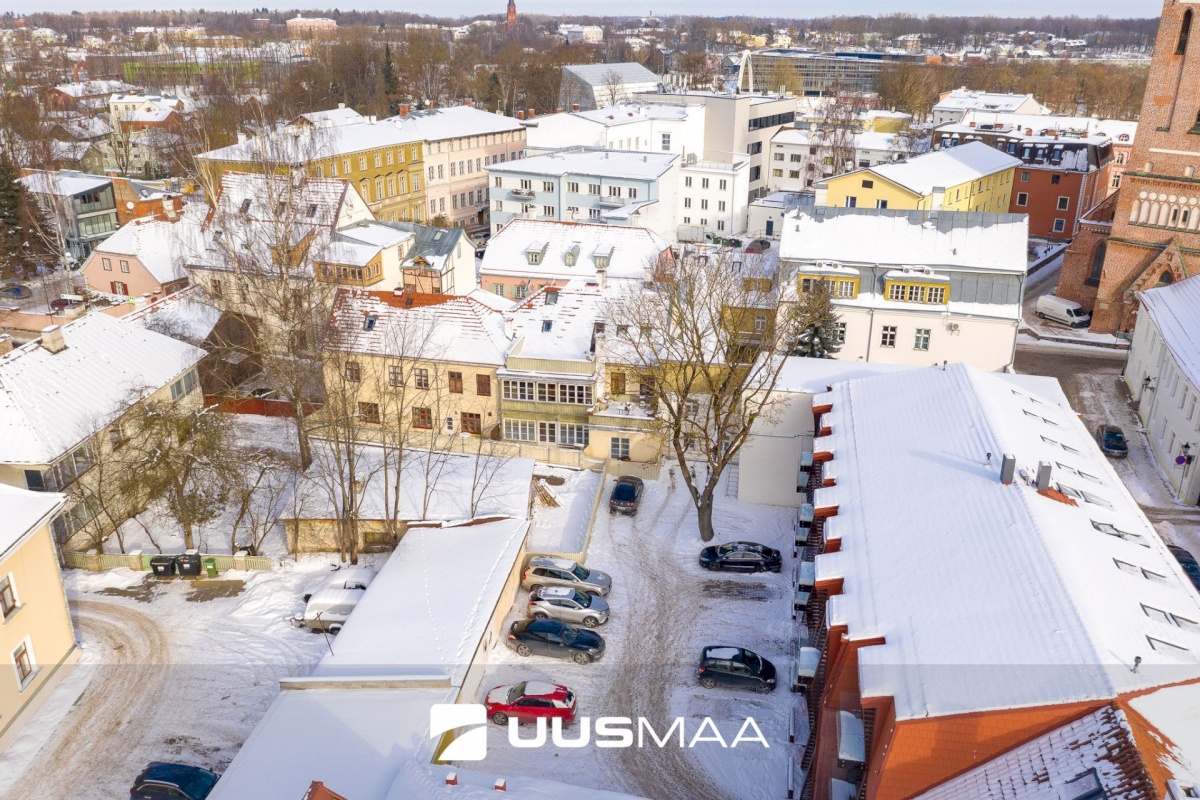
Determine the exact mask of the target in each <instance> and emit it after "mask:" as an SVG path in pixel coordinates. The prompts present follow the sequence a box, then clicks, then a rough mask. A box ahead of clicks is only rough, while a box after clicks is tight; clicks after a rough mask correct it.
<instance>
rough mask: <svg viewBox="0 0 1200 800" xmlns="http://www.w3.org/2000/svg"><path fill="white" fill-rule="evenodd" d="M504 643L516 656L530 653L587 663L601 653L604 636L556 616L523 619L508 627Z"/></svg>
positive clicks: (602, 653)
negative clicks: (505, 642) (561, 620)
mask: <svg viewBox="0 0 1200 800" xmlns="http://www.w3.org/2000/svg"><path fill="white" fill-rule="evenodd" d="M507 643H508V646H509V647H510V648H512V649H513V650H516V651H517V655H519V656H530V655H533V654H534V653H537V654H538V655H543V656H550V657H552V658H569V659H571V660H572V661H574V662H575V663H576V664H590V663H591V662H593V661H595V660H597V659H599V658H600V656H602V655H604V637H602V636H601V635H600V634H598V633H593V632H592V631H589V630H587V629H586V628H577V627H575V626H574V625H568V624H567V623H565V622H560V621H559V620H556V619H523V620H521V621H520V622H514V623H513V624H512V627H510V628H509V629H508V642H507Z"/></svg>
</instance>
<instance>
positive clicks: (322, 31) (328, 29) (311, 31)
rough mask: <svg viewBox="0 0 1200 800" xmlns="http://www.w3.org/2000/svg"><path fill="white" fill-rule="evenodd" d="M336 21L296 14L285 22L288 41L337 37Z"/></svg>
mask: <svg viewBox="0 0 1200 800" xmlns="http://www.w3.org/2000/svg"><path fill="white" fill-rule="evenodd" d="M337 27H338V24H337V20H334V19H329V18H327V17H305V16H304V15H302V14H298V15H296V16H295V17H293V18H292V19H289V20H288V21H287V32H288V38H289V39H323V38H327V37H331V36H337Z"/></svg>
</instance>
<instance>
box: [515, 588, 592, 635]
mask: <svg viewBox="0 0 1200 800" xmlns="http://www.w3.org/2000/svg"><path fill="white" fill-rule="evenodd" d="M529 616H530V617H532V618H533V619H546V618H547V617H553V618H554V619H561V620H562V621H563V622H575V623H578V624H582V625H584V626H585V627H588V628H595V627H596V626H597V625H603V624H604V623H606V622H608V602H607V601H606V600H604V599H603V598H601V597H597V596H596V595H592V594H585V593H583V592H581V591H579V590H578V589H571V588H569V587H567V586H543V587H542V588H540V589H538V590H537V591H536V592H533V593H531V594H530V595H529Z"/></svg>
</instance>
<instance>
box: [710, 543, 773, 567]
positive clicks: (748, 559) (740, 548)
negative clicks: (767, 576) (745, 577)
mask: <svg viewBox="0 0 1200 800" xmlns="http://www.w3.org/2000/svg"><path fill="white" fill-rule="evenodd" d="M700 566H702V567H704V568H705V569H711V570H718V571H719V570H724V571H726V572H779V570H780V569H781V568H782V567H783V556H781V555H780V553H779V551H778V550H776V549H774V548H772V547H767V546H766V545H761V544H756V543H754V542H729V543H728V544H717V545H713V546H712V547H706V548H704V549H703V550H701V551H700Z"/></svg>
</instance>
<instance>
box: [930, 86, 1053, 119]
mask: <svg viewBox="0 0 1200 800" xmlns="http://www.w3.org/2000/svg"><path fill="white" fill-rule="evenodd" d="M972 111H983V112H987V113H993V114H1049V113H1050V109H1048V108H1046V107H1045V106H1043V105H1042V104H1041V103H1039V102H1038V101H1037V100H1035V99H1034V97H1033V95H1031V94H1003V93H999V92H976V91H971V90H968V89H967V87H965V86H964V87H962V88H961V89H951V90H950V91H948V92H942V96H941V97H939V98H938V101H937V102H936V103H935V104H934V106H933V124H934V125H947V124H953V123H957V122H962V121H963V118H964V117H965V116H966V115H967V114H969V113H970V112H972Z"/></svg>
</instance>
